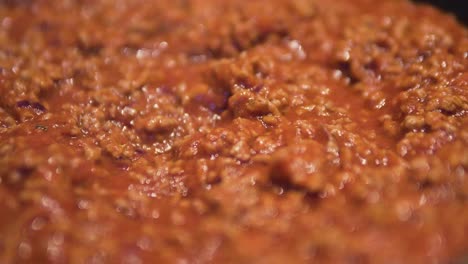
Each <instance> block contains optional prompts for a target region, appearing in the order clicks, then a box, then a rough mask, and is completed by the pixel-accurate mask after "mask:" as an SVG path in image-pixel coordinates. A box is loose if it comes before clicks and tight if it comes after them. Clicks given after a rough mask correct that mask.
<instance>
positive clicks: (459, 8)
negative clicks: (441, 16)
mask: <svg viewBox="0 0 468 264" xmlns="http://www.w3.org/2000/svg"><path fill="white" fill-rule="evenodd" d="M414 2H417V3H427V4H431V5H434V6H437V7H439V8H440V9H442V10H445V11H446V12H449V13H452V14H454V15H456V16H457V18H458V20H459V21H460V22H463V23H464V24H465V25H468V0H414Z"/></svg>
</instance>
